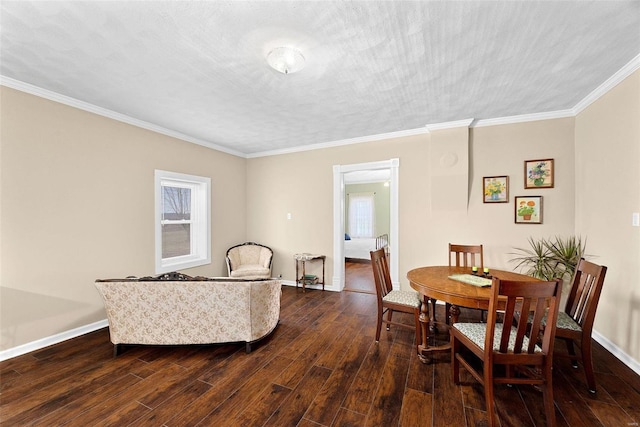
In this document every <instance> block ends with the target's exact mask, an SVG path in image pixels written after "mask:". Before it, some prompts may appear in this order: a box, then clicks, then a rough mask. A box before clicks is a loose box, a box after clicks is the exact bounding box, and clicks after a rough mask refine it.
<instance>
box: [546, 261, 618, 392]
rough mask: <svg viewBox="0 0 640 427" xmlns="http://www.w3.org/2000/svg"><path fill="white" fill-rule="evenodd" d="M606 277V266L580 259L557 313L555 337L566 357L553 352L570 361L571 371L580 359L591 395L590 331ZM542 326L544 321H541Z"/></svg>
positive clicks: (593, 390)
mask: <svg viewBox="0 0 640 427" xmlns="http://www.w3.org/2000/svg"><path fill="white" fill-rule="evenodd" d="M606 274H607V267H605V266H601V265H597V264H594V263H592V262H589V261H587V260H585V259H584V258H581V259H580V262H579V263H578V266H577V267H576V271H575V273H574V275H573V280H572V281H571V283H572V284H571V290H570V292H569V297H568V298H567V303H566V305H565V309H564V311H561V312H560V313H558V320H557V322H556V337H558V338H561V339H562V340H564V341H565V343H566V345H567V354H563V353H558V351H556V354H555V355H556V356H560V357H562V356H564V357H569V358H570V359H572V363H573V367H574V368H577V367H578V362H577V361H578V360H580V359H581V360H582V365H583V367H584V373H585V375H586V377H587V386H588V387H589V391H590V392H591V393H595V392H596V379H595V376H594V374H593V359H592V356H591V344H592V341H591V331H592V329H593V321H594V319H595V317H596V308H597V307H598V300H599V299H600V293H601V292H602V285H603V284H604V276H605V275H606ZM545 320H546V319H545ZM543 324H546V322H545V321H543ZM574 343H576V344H578V345H579V347H580V354H576V352H575V350H574V347H573V344H574ZM556 350H557V349H556Z"/></svg>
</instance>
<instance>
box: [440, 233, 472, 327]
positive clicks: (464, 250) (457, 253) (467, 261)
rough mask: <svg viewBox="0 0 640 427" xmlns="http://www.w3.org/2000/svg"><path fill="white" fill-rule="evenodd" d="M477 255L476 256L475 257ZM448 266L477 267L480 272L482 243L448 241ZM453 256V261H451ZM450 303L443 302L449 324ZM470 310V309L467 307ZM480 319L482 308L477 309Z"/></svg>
mask: <svg viewBox="0 0 640 427" xmlns="http://www.w3.org/2000/svg"><path fill="white" fill-rule="evenodd" d="M476 256H477V258H476ZM448 258H449V267H454V266H455V267H469V268H471V267H478V269H479V271H480V272H482V270H483V269H484V253H483V251H482V245H458V244H454V243H449V257H448ZM452 258H453V261H452ZM435 304H436V302H435V300H431V307H432V310H434V314H435V309H436V305H435ZM450 309H451V304H449V303H447V304H445V312H444V314H445V320H446V323H447V324H449V310H450ZM469 310H472V309H469ZM479 313H480V321H482V320H483V319H484V310H479Z"/></svg>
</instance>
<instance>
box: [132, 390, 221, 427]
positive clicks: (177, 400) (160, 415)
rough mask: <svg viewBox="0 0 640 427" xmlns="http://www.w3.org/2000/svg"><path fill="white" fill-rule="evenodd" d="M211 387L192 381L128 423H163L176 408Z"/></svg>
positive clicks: (188, 403) (141, 425)
mask: <svg viewBox="0 0 640 427" xmlns="http://www.w3.org/2000/svg"><path fill="white" fill-rule="evenodd" d="M211 387H212V386H211V384H207V383H205V382H203V381H200V380H196V381H192V382H190V383H188V384H187V385H186V386H185V387H184V388H183V389H182V390H180V391H179V392H178V393H175V394H174V395H173V396H171V397H170V398H168V399H167V400H166V401H165V402H163V403H162V404H161V405H159V406H158V407H156V408H153V409H151V410H150V411H148V412H147V413H146V414H144V415H143V416H142V417H140V418H138V419H135V420H133V422H132V423H131V424H130V425H132V426H135V427H144V426H149V427H152V426H161V425H165V424H166V423H168V422H170V420H171V419H172V418H173V417H174V416H175V415H176V408H184V407H185V406H188V405H190V404H191V403H192V402H193V401H194V400H196V399H198V398H199V397H200V396H202V395H203V394H205V393H206V392H207V391H209V390H210V389H211ZM120 425H123V424H120Z"/></svg>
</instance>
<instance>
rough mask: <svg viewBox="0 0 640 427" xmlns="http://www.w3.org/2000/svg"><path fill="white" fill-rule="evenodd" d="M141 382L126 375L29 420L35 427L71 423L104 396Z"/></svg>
mask: <svg viewBox="0 0 640 427" xmlns="http://www.w3.org/2000/svg"><path fill="white" fill-rule="evenodd" d="M140 381H142V378H139V377H136V376H135V375H131V374H127V375H125V376H122V377H120V378H115V379H114V381H112V382H111V383H109V384H107V385H105V386H103V387H100V388H98V389H97V390H95V391H93V392H91V393H86V394H83V395H81V396H79V397H77V398H76V399H74V400H72V401H71V402H70V403H68V404H66V405H64V406H63V405H60V406H59V407H58V409H57V410H54V411H51V412H48V413H46V415H44V416H43V417H40V418H38V419H36V418H35V416H33V418H31V419H32V420H33V421H34V425H36V426H43V427H48V426H54V425H63V424H66V423H69V422H72V421H73V420H74V419H75V418H76V417H78V416H79V415H80V414H83V413H85V412H87V411H90V410H92V409H93V408H94V407H96V406H98V405H100V404H101V403H102V402H103V401H104V397H105V396H114V395H116V394H119V393H121V392H122V390H126V389H127V388H128V387H132V386H133V385H134V384H136V383H138V382H140Z"/></svg>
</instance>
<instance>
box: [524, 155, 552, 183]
mask: <svg viewBox="0 0 640 427" xmlns="http://www.w3.org/2000/svg"><path fill="white" fill-rule="evenodd" d="M553 174H554V167H553V159H541V160H525V162H524V188H525V189H527V188H553Z"/></svg>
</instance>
